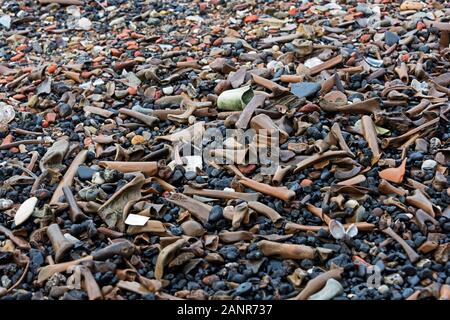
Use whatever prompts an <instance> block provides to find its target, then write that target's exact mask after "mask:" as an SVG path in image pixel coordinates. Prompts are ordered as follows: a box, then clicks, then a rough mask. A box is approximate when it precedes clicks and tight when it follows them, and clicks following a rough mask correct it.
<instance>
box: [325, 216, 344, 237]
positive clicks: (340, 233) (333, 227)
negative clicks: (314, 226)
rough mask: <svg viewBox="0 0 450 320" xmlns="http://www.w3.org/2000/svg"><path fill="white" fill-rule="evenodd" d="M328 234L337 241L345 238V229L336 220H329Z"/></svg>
mask: <svg viewBox="0 0 450 320" xmlns="http://www.w3.org/2000/svg"><path fill="white" fill-rule="evenodd" d="M329 228H330V233H331V235H332V236H333V238H335V239H337V240H339V239H342V238H344V236H345V229H344V226H343V225H342V223H340V222H339V221H337V220H334V219H333V220H331V221H330V224H329Z"/></svg>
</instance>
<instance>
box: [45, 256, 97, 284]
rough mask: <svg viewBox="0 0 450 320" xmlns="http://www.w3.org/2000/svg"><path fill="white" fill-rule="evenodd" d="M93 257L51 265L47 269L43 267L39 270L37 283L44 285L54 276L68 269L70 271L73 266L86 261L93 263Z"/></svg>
mask: <svg viewBox="0 0 450 320" xmlns="http://www.w3.org/2000/svg"><path fill="white" fill-rule="evenodd" d="M91 260H93V259H92V256H86V257H83V258H80V259H77V260H72V261H69V262H63V263H58V264H51V265H48V266H45V267H42V268H41V269H40V270H39V274H38V278H37V283H38V284H40V283H43V282H44V281H45V280H47V279H49V278H50V277H51V276H52V275H54V274H55V273H58V272H65V271H66V270H67V269H69V268H70V267H72V266H76V265H78V264H80V263H82V262H84V261H91Z"/></svg>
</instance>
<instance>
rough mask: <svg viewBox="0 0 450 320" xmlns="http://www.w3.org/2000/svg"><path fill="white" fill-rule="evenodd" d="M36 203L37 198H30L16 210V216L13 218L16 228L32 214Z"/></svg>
mask: <svg viewBox="0 0 450 320" xmlns="http://www.w3.org/2000/svg"><path fill="white" fill-rule="evenodd" d="M37 202H38V198H36V197H31V198H30V199H28V200H26V201H25V202H24V203H22V205H21V206H20V207H19V209H18V210H17V212H16V215H15V216H14V223H15V224H16V226H20V225H21V224H22V223H24V222H25V221H26V220H27V219H28V218H29V217H30V216H31V215H32V214H33V210H34V207H36V204H37Z"/></svg>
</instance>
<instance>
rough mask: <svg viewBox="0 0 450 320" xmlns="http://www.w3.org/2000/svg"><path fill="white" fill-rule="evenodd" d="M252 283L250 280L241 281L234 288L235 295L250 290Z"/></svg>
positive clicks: (244, 293)
mask: <svg viewBox="0 0 450 320" xmlns="http://www.w3.org/2000/svg"><path fill="white" fill-rule="evenodd" d="M252 287H253V285H252V284H251V283H250V282H244V283H241V284H240V285H239V286H238V287H237V288H236V290H235V292H234V293H235V294H236V295H237V296H245V295H247V294H249V293H250V292H251V291H252Z"/></svg>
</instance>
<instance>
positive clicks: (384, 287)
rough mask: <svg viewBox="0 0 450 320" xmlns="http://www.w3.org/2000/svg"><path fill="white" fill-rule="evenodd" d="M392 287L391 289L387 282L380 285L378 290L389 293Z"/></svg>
mask: <svg viewBox="0 0 450 320" xmlns="http://www.w3.org/2000/svg"><path fill="white" fill-rule="evenodd" d="M390 290H391V289H389V287H388V286H387V285H385V284H383V285H381V286H379V287H378V292H379V293H380V294H382V295H385V294H387V293H388V292H389V291H390Z"/></svg>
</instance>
